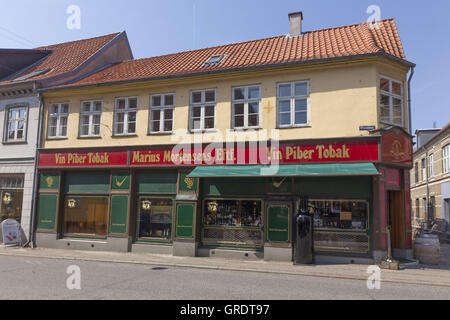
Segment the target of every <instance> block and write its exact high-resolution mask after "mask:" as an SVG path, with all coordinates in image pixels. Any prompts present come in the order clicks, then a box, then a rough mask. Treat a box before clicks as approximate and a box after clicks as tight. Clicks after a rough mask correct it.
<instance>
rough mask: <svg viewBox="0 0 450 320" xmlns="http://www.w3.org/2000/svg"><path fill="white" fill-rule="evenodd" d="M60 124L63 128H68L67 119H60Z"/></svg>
mask: <svg viewBox="0 0 450 320" xmlns="http://www.w3.org/2000/svg"><path fill="white" fill-rule="evenodd" d="M59 124H60V125H62V126H67V117H60V119H59Z"/></svg>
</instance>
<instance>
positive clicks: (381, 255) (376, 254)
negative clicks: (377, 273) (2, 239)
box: [373, 250, 388, 264]
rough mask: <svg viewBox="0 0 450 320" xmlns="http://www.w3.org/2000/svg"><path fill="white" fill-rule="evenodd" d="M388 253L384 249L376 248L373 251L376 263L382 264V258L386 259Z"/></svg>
mask: <svg viewBox="0 0 450 320" xmlns="http://www.w3.org/2000/svg"><path fill="white" fill-rule="evenodd" d="M387 255H388V253H387V251H383V250H374V251H373V260H374V262H375V263H376V264H380V263H381V261H382V260H384V259H386V257H387Z"/></svg>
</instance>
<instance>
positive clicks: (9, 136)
mask: <svg viewBox="0 0 450 320" xmlns="http://www.w3.org/2000/svg"><path fill="white" fill-rule="evenodd" d="M14 135H15V131H9V132H8V140H14Z"/></svg>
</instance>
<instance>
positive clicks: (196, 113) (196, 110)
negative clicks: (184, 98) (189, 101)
mask: <svg viewBox="0 0 450 320" xmlns="http://www.w3.org/2000/svg"><path fill="white" fill-rule="evenodd" d="M201 114H202V108H201V107H194V108H192V116H193V117H195V118H197V117H200V116H201Z"/></svg>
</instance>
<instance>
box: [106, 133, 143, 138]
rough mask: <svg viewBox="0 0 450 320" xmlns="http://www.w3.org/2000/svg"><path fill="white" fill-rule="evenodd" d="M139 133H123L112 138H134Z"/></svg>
mask: <svg viewBox="0 0 450 320" xmlns="http://www.w3.org/2000/svg"><path fill="white" fill-rule="evenodd" d="M137 136H138V135H137V134H136V133H132V134H121V135H116V134H115V135H112V136H111V138H133V137H137Z"/></svg>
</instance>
